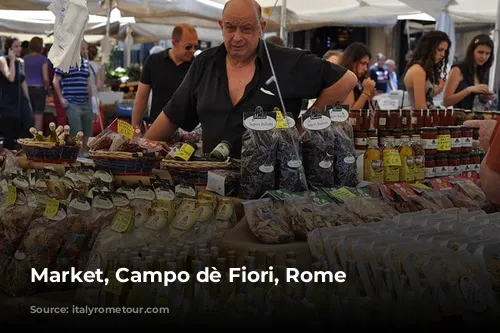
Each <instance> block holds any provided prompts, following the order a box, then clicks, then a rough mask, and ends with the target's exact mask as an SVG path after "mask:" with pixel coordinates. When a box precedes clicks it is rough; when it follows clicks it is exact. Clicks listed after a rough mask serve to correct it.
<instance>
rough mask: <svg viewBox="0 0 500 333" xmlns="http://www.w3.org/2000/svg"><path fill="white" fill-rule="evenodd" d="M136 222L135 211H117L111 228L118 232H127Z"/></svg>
mask: <svg viewBox="0 0 500 333" xmlns="http://www.w3.org/2000/svg"><path fill="white" fill-rule="evenodd" d="M133 222H134V213H133V212H132V211H129V210H120V211H118V212H117V213H116V215H115V218H114V219H113V222H112V223H111V230H114V231H116V232H120V233H123V232H127V231H128V230H129V228H130V227H131V225H132V223H133Z"/></svg>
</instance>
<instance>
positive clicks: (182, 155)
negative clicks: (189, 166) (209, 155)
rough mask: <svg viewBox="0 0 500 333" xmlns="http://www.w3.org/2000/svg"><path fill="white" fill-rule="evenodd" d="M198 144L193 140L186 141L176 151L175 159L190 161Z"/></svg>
mask: <svg viewBox="0 0 500 333" xmlns="http://www.w3.org/2000/svg"><path fill="white" fill-rule="evenodd" d="M196 150H198V146H197V145H195V144H194V143H191V142H184V143H183V144H182V146H181V147H180V148H179V150H178V151H177V152H176V154H175V157H174V159H175V160H177V161H189V160H190V159H191V157H193V155H194V153H195V151H196Z"/></svg>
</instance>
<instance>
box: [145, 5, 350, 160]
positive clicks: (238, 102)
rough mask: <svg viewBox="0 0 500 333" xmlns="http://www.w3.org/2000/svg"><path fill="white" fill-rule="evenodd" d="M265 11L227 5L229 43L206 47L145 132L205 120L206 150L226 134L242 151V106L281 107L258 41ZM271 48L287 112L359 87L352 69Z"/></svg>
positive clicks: (160, 132) (320, 104) (151, 135)
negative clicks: (309, 101) (350, 70)
mask: <svg viewBox="0 0 500 333" xmlns="http://www.w3.org/2000/svg"><path fill="white" fill-rule="evenodd" d="M256 12H257V13H258V14H257V15H256V14H255V13H256ZM260 13H261V8H260V6H259V5H258V4H257V2H255V1H254V0H230V1H229V2H227V3H226V6H225V7H224V10H223V12H222V20H220V21H219V25H220V27H221V29H222V34H223V39H224V44H222V45H220V46H218V47H215V48H211V49H208V50H205V51H204V52H203V53H202V54H200V55H199V56H198V57H197V58H196V59H195V60H194V62H193V64H192V66H191V68H190V69H189V72H188V74H187V75H186V78H185V80H184V81H183V82H182V84H181V85H180V87H179V89H178V90H177V91H176V92H175V94H174V96H172V99H171V100H170V102H169V103H168V104H167V105H166V107H165V108H164V110H163V113H162V114H161V115H160V116H158V118H157V119H156V121H155V122H154V124H153V126H152V127H151V128H150V130H149V131H148V132H147V133H146V138H148V139H152V140H165V139H166V138H168V137H170V136H171V135H172V134H173V133H174V132H175V131H176V129H177V128H178V127H181V128H182V129H184V130H186V131H191V130H193V129H194V128H195V126H197V125H198V123H200V122H201V125H202V129H203V150H204V152H210V151H211V150H212V149H213V148H214V147H215V146H216V145H217V144H218V143H219V142H220V141H222V140H227V141H229V142H230V143H231V145H232V149H231V156H233V157H236V158H237V157H239V156H240V154H241V137H242V134H243V132H244V127H243V112H253V111H254V110H255V108H256V107H257V106H262V107H263V108H264V110H268V111H271V110H272V109H273V108H274V107H279V108H280V109H281V103H280V100H279V97H278V91H277V87H276V83H275V81H276V80H275V78H274V76H273V73H272V71H271V67H270V64H269V60H268V58H267V55H266V50H265V48H264V42H263V41H261V37H262V34H261V28H262V30H264V28H265V26H266V23H265V22H264V21H263V20H262V18H261V15H260ZM257 16H258V17H259V19H258V20H257ZM259 25H260V27H259ZM267 48H268V50H269V54H270V58H271V61H272V63H273V65H274V69H275V73H276V77H277V80H278V83H279V87H280V90H281V94H282V96H283V99H284V103H285V107H286V111H287V112H288V113H289V114H290V115H293V116H294V117H295V118H297V117H298V115H299V113H300V109H301V104H302V99H304V98H306V99H312V98H317V100H316V102H315V104H314V107H317V108H319V109H321V108H324V107H325V105H328V104H332V103H334V102H335V101H339V100H340V101H343V100H344V99H345V98H346V97H347V95H348V94H349V92H351V91H352V89H353V88H354V86H355V85H356V82H357V78H356V76H355V75H354V74H353V73H352V72H348V71H347V70H346V69H344V68H343V67H340V66H338V65H334V64H331V63H329V62H327V61H326V60H322V59H320V58H318V57H317V56H315V55H312V54H310V53H308V52H305V51H301V50H296V49H292V48H283V47H279V46H275V45H273V44H270V43H268V44H267Z"/></svg>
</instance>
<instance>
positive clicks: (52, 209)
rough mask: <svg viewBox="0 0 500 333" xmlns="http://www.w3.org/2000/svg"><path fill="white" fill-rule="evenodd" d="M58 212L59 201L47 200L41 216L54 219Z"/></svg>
mask: <svg viewBox="0 0 500 333" xmlns="http://www.w3.org/2000/svg"><path fill="white" fill-rule="evenodd" d="M58 211H59V200H57V199H51V198H49V199H47V202H46V203H45V211H44V212H43V216H45V217H54V216H56V215H57V212H58Z"/></svg>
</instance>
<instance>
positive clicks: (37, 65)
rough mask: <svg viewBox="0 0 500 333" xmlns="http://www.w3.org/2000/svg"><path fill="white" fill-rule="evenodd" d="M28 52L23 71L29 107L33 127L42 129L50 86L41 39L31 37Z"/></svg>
mask: <svg viewBox="0 0 500 333" xmlns="http://www.w3.org/2000/svg"><path fill="white" fill-rule="evenodd" d="M29 51H30V52H29V53H28V54H27V55H26V56H24V72H25V74H26V83H27V84H28V92H29V96H30V102H31V107H32V108H33V113H34V116H35V128H36V130H37V131H43V114H44V112H45V101H46V98H47V91H48V90H49V87H50V81H49V70H48V61H47V57H45V56H44V55H42V52H43V39H41V38H40V37H33V38H32V39H31V41H30V44H29Z"/></svg>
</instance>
